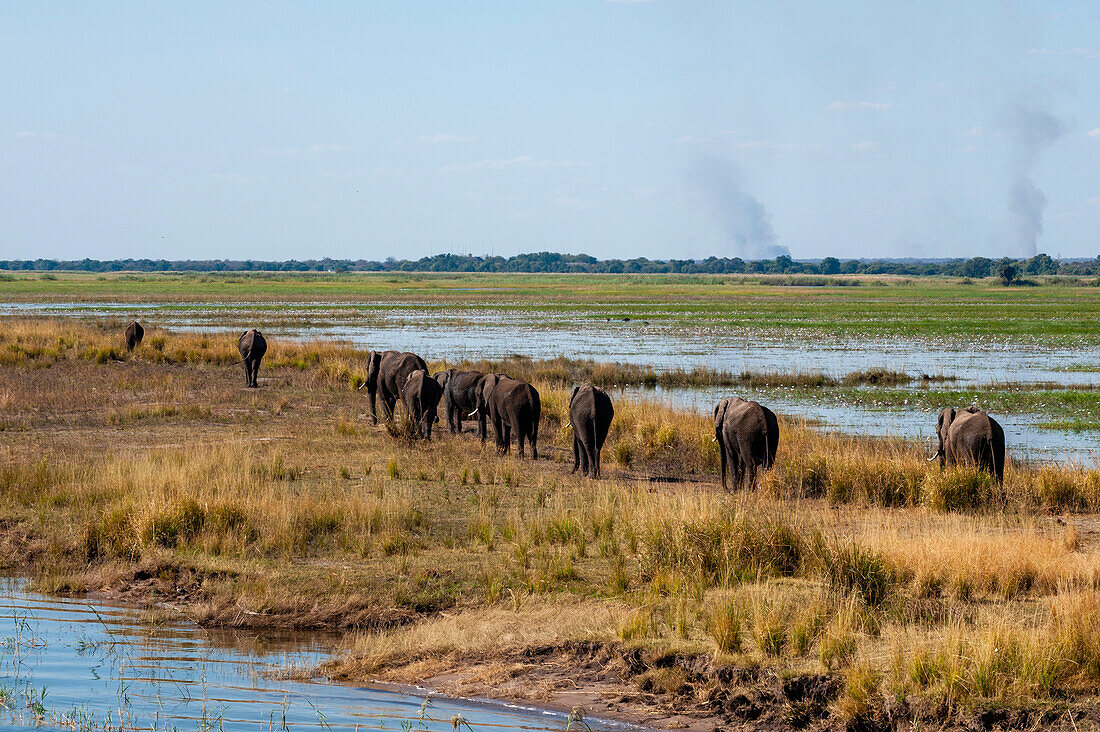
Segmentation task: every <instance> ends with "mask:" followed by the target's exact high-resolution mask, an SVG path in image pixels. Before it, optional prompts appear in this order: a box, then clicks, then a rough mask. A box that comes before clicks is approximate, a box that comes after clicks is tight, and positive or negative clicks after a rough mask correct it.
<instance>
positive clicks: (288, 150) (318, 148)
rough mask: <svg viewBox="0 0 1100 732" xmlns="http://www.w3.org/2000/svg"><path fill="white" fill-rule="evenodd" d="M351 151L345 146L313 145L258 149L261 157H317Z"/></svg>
mask: <svg viewBox="0 0 1100 732" xmlns="http://www.w3.org/2000/svg"><path fill="white" fill-rule="evenodd" d="M348 150H351V148H350V147H347V146H345V145H328V144H314V145H307V146H306V147H284V148H270V147H262V148H260V154H261V155H288V156H290V155H319V154H321V153H331V152H347V151H348Z"/></svg>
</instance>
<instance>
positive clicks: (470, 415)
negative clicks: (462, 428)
mask: <svg viewBox="0 0 1100 732" xmlns="http://www.w3.org/2000/svg"><path fill="white" fill-rule="evenodd" d="M476 414H477V410H476V409H475V410H474V411H472V412H470V413H469V414H468V415H467V416H469V417H473V416H475V415H476Z"/></svg>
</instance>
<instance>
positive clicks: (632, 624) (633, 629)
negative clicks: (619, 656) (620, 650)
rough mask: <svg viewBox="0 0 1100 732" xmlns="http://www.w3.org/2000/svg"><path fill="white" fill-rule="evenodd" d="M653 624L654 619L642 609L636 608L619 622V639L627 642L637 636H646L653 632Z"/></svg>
mask: <svg viewBox="0 0 1100 732" xmlns="http://www.w3.org/2000/svg"><path fill="white" fill-rule="evenodd" d="M652 626H653V621H652V619H651V618H649V617H648V616H647V615H646V614H645V613H643V612H642V611H641V610H636V611H635V612H633V613H631V614H630V615H628V616H627V617H626V618H624V619H623V620H622V622H620V623H619V628H618V633H619V640H621V641H623V642H624V643H626V642H628V641H631V640H635V639H637V638H645V637H646V636H648V635H650V633H651V632H652Z"/></svg>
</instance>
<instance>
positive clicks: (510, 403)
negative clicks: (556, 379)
mask: <svg viewBox="0 0 1100 732" xmlns="http://www.w3.org/2000/svg"><path fill="white" fill-rule="evenodd" d="M486 409H487V410H488V412H489V419H490V420H492V422H493V433H494V434H495V435H496V441H497V450H499V451H500V452H502V453H505V454H507V452H508V449H509V447H510V446H511V443H512V431H513V430H515V433H516V443H517V445H518V447H519V456H520V457H524V454H523V443H524V440H529V441H530V442H531V457H532V459H534V460H538V459H539V448H538V441H539V418H540V417H541V416H542V402H541V401H540V400H539V393H538V390H536V389H535V387H533V386H531V385H530V384H528V383H527V382H526V381H521V380H519V379H513V378H511V377H508V376H502V375H501V374H487V375H486V376H485V377H484V378H483V379H482V383H481V388H480V389H479V398H478V411H479V412H480V411H483V410H486Z"/></svg>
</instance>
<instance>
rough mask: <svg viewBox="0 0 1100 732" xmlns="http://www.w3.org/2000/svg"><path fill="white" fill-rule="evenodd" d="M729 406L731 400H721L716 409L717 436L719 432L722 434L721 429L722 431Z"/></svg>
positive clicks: (715, 427)
mask: <svg viewBox="0 0 1100 732" xmlns="http://www.w3.org/2000/svg"><path fill="white" fill-rule="evenodd" d="M729 405H730V400H729V399H719V400H718V404H717V405H716V406H715V407H714V433H715V434H718V432H720V431H721V429H722V422H723V421H724V420H725V418H726V409H727V408H728V407H729Z"/></svg>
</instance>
